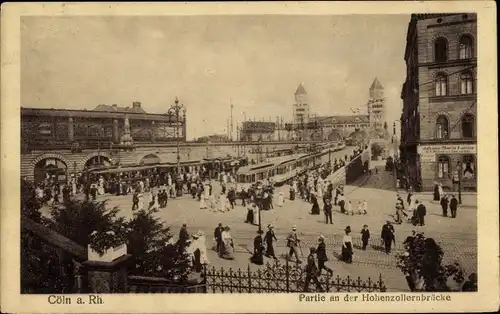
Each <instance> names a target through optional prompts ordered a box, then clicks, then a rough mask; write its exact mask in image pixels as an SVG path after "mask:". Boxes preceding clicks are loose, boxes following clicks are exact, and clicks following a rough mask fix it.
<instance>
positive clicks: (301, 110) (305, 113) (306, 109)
mask: <svg viewBox="0 0 500 314" xmlns="http://www.w3.org/2000/svg"><path fill="white" fill-rule="evenodd" d="M294 97H295V103H294V104H293V123H294V124H296V125H302V124H304V123H307V122H309V117H310V105H309V97H308V96H307V92H306V90H305V88H304V86H303V85H302V84H299V86H298V87H297V90H296V91H295V94H294ZM296 133H297V134H296V137H297V138H305V137H306V136H304V132H303V130H299V131H297V132H296Z"/></svg>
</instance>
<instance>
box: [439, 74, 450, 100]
mask: <svg viewBox="0 0 500 314" xmlns="http://www.w3.org/2000/svg"><path fill="white" fill-rule="evenodd" d="M447 89H448V78H447V77H446V75H445V74H443V73H441V74H438V75H437V76H436V96H446V91H447Z"/></svg>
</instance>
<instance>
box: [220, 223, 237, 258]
mask: <svg viewBox="0 0 500 314" xmlns="http://www.w3.org/2000/svg"><path fill="white" fill-rule="evenodd" d="M230 231H231V229H230V228H229V227H228V226H226V227H224V231H222V235H221V238H222V244H223V245H224V252H223V253H222V258H224V259H231V260H232V259H234V244H233V237H232V236H231V232H230Z"/></svg>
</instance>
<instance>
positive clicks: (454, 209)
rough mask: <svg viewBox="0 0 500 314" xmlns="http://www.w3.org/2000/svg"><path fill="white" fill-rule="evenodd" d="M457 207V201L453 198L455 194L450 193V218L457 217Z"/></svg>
mask: <svg viewBox="0 0 500 314" xmlns="http://www.w3.org/2000/svg"><path fill="white" fill-rule="evenodd" d="M457 208H458V201H457V199H456V198H455V195H452V196H451V200H450V211H451V218H457Z"/></svg>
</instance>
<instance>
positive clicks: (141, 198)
mask: <svg viewBox="0 0 500 314" xmlns="http://www.w3.org/2000/svg"><path fill="white" fill-rule="evenodd" d="M137 198H138V199H139V201H138V202H137V209H138V210H143V209H144V195H143V194H142V193H140V192H139V193H138V194H137Z"/></svg>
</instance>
